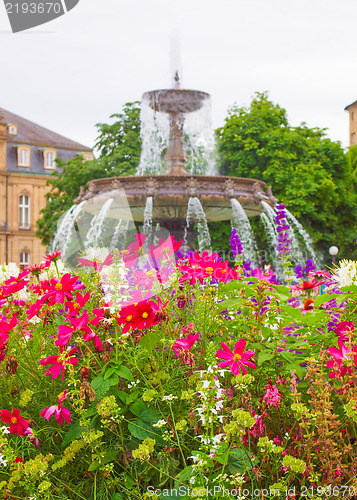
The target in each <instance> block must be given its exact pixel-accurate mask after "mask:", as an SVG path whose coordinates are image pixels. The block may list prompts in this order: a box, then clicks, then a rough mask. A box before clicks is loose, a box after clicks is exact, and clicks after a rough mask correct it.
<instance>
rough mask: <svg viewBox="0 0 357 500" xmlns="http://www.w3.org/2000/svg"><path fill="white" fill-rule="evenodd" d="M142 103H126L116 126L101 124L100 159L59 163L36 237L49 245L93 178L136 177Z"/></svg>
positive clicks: (98, 140)
mask: <svg viewBox="0 0 357 500" xmlns="http://www.w3.org/2000/svg"><path fill="white" fill-rule="evenodd" d="M139 106H140V103H139V102H133V103H127V104H125V105H124V106H123V112H122V113H120V114H114V115H111V117H110V118H114V119H115V120H116V121H115V122H114V123H113V124H111V125H110V124H105V123H98V124H97V128H98V133H99V135H98V138H97V142H96V145H95V147H96V149H97V151H98V153H99V157H98V159H95V160H90V161H83V157H82V156H75V157H74V158H72V159H71V160H70V161H69V162H61V161H57V168H56V170H55V171H54V172H53V174H52V175H51V177H50V178H49V180H48V181H47V185H48V186H51V191H50V192H49V193H48V194H47V195H46V198H47V205H46V207H45V208H44V209H43V210H41V218H40V219H39V220H38V221H37V231H36V236H37V237H38V238H40V239H41V240H42V243H43V244H44V245H48V244H49V243H50V241H51V239H52V237H53V234H54V233H55V231H56V229H57V221H58V219H59V218H60V217H61V215H62V214H63V213H64V212H66V211H67V210H69V208H70V207H71V206H72V205H73V200H75V199H76V198H77V196H78V195H79V193H80V189H81V187H83V188H84V189H85V188H86V186H87V183H88V182H89V181H91V180H93V179H100V178H102V177H116V176H119V175H133V174H134V173H135V169H136V167H137V165H138V163H139V159H140V149H141V139H140V107H139Z"/></svg>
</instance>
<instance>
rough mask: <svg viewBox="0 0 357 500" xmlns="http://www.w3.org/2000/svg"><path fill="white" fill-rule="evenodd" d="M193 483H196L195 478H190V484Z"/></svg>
mask: <svg viewBox="0 0 357 500" xmlns="http://www.w3.org/2000/svg"><path fill="white" fill-rule="evenodd" d="M195 482H196V478H195V476H192V477H191V479H190V483H191V484H195Z"/></svg>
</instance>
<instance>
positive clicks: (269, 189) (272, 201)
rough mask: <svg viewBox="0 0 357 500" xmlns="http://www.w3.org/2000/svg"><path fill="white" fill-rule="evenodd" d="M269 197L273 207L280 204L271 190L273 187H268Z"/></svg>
mask: <svg viewBox="0 0 357 500" xmlns="http://www.w3.org/2000/svg"><path fill="white" fill-rule="evenodd" d="M267 195H268V197H269V200H270V201H271V203H272V204H273V205H276V204H277V203H278V201H279V200H278V199H277V198H275V196H274V195H273V191H272V189H271V186H268V188H267Z"/></svg>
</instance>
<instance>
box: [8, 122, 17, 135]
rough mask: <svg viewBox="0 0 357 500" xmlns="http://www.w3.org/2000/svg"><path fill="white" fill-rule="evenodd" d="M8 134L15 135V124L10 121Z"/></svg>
mask: <svg viewBox="0 0 357 500" xmlns="http://www.w3.org/2000/svg"><path fill="white" fill-rule="evenodd" d="M9 134H10V135H17V126H16V125H14V124H13V123H10V125H9Z"/></svg>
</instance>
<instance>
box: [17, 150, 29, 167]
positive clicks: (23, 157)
mask: <svg viewBox="0 0 357 500" xmlns="http://www.w3.org/2000/svg"><path fill="white" fill-rule="evenodd" d="M17 161H18V165H19V167H29V166H30V148H29V147H28V146H19V147H18V149H17Z"/></svg>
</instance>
